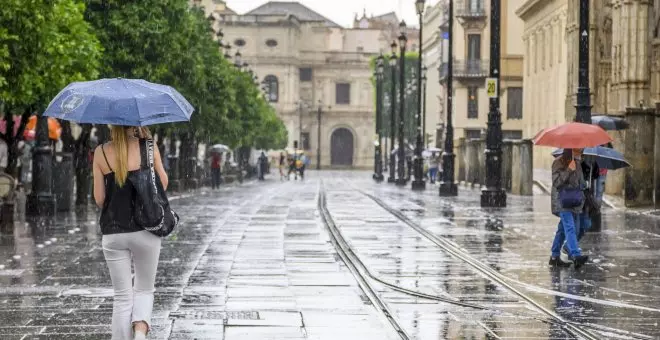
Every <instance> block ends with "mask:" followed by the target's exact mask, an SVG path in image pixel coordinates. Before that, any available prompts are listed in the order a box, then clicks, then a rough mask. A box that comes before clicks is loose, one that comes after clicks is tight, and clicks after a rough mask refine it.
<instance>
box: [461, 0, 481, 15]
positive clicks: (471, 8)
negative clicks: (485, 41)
mask: <svg viewBox="0 0 660 340" xmlns="http://www.w3.org/2000/svg"><path fill="white" fill-rule="evenodd" d="M475 1H480V0H475ZM455 12H456V13H455V15H456V17H457V18H463V19H483V18H485V17H486V10H485V9H484V4H483V1H480V3H479V4H478V5H476V6H475V4H466V6H465V7H464V8H457V9H456V10H455Z"/></svg>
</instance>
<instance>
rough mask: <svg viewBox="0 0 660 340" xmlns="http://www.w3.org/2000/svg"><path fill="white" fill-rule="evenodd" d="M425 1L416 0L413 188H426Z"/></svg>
mask: <svg viewBox="0 0 660 340" xmlns="http://www.w3.org/2000/svg"><path fill="white" fill-rule="evenodd" d="M424 2H425V0H417V1H415V8H416V9H417V16H419V41H420V44H419V57H418V59H417V110H416V111H417V114H416V118H417V139H416V143H415V163H414V172H415V180H414V181H413V182H412V189H413V190H424V189H426V182H425V181H424V159H423V158H422V149H423V148H424V140H423V137H422V134H423V133H424V131H422V128H423V126H422V73H423V71H422V65H423V63H422V59H423V58H422V43H421V42H423V41H424V40H423V35H422V34H423V32H424V30H423V26H424V22H423V21H424Z"/></svg>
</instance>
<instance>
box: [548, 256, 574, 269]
mask: <svg viewBox="0 0 660 340" xmlns="http://www.w3.org/2000/svg"><path fill="white" fill-rule="evenodd" d="M548 265H550V266H551V267H563V268H567V267H570V266H571V262H564V261H562V260H561V258H559V257H551V258H550V261H549V262H548Z"/></svg>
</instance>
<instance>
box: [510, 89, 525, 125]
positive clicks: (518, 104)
mask: <svg viewBox="0 0 660 340" xmlns="http://www.w3.org/2000/svg"><path fill="white" fill-rule="evenodd" d="M506 96H507V105H506V118H507V119H522V117H523V111H522V110H523V89H522V87H509V88H508V89H507V90H506Z"/></svg>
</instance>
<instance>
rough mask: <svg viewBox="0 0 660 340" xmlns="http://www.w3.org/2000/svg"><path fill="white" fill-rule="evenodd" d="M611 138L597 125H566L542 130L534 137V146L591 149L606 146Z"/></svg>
mask: <svg viewBox="0 0 660 340" xmlns="http://www.w3.org/2000/svg"><path fill="white" fill-rule="evenodd" d="M611 141H612V137H610V135H608V134H607V132H605V130H603V129H602V128H601V127H600V126H598V125H591V124H583V123H566V124H561V125H558V126H555V127H551V128H546V129H543V130H542V131H541V132H539V133H538V134H537V135H536V137H534V144H535V145H541V146H552V147H555V148H564V149H582V148H591V147H595V146H598V145H603V144H607V143H609V142H611Z"/></svg>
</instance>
